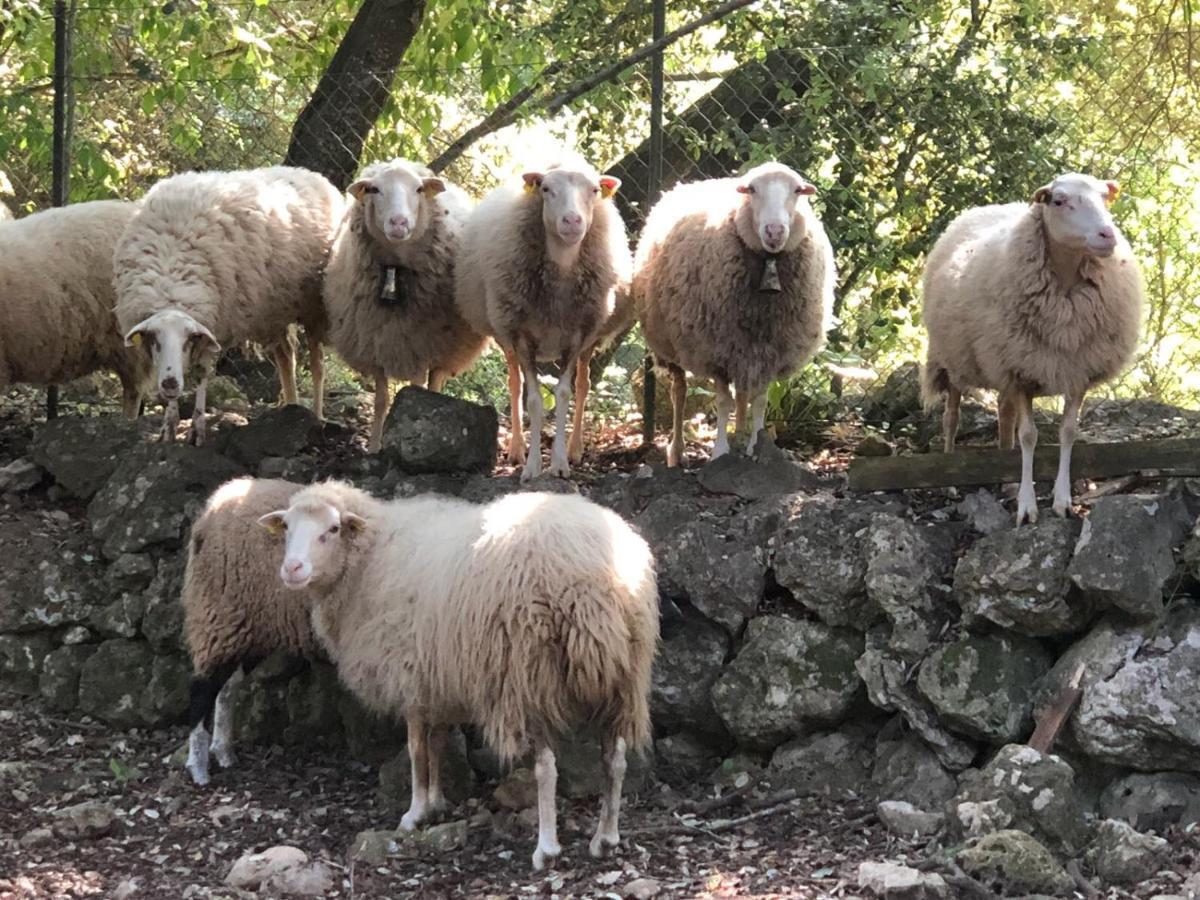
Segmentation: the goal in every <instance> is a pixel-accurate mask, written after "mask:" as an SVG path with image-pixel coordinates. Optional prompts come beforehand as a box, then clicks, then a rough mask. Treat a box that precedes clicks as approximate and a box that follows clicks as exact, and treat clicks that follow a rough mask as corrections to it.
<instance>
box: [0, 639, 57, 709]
mask: <svg viewBox="0 0 1200 900" xmlns="http://www.w3.org/2000/svg"><path fill="white" fill-rule="evenodd" d="M52 646H53V644H52V643H51V641H50V637H49V636H48V635H45V634H0V687H4V688H7V689H8V690H10V691H13V692H14V693H17V694H25V695H32V694H36V693H37V692H38V680H39V679H40V678H41V674H42V664H43V663H44V661H45V659H46V657H47V656H48V655H49V653H50V648H51V647H52Z"/></svg>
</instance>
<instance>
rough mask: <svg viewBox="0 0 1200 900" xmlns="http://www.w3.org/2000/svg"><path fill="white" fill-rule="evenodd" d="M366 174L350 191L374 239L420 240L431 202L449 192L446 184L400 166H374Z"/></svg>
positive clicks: (380, 240)
mask: <svg viewBox="0 0 1200 900" xmlns="http://www.w3.org/2000/svg"><path fill="white" fill-rule="evenodd" d="M363 174H364V177H363V178H360V179H359V180H358V181H356V182H354V184H352V185H350V187H349V188H348V190H349V191H350V193H351V194H352V195H353V197H354V199H355V201H356V202H357V203H359V204H361V205H362V206H363V213H364V216H363V218H364V221H365V222H366V226H367V231H368V233H369V234H370V235H371V237H373V238H374V239H375V240H376V241H379V242H380V243H381V244H384V245H386V244H389V243H392V244H401V243H404V242H405V241H409V240H412V239H413V238H416V237H420V236H421V235H422V234H423V233H424V232H425V230H426V229H427V228H428V227H429V221H430V217H431V215H432V200H433V198H434V197H436V196H437V195H438V194H440V193H441V192H442V191H444V190H445V189H446V184H445V182H443V181H442V179H440V178H434V177H426V176H425V175H424V174H423V173H422V172H420V171H417V170H416V169H414V168H413V167H412V166H408V165H404V164H400V163H392V164H390V165H386V166H383V167H376V166H372V167H371V168H369V169H368V170H367V171H366V172H364V173H363Z"/></svg>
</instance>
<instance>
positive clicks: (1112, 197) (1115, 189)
mask: <svg viewBox="0 0 1200 900" xmlns="http://www.w3.org/2000/svg"><path fill="white" fill-rule="evenodd" d="M1104 184H1105V186H1106V187H1107V188H1108V195H1107V196H1106V197H1105V198H1104V202H1105V203H1107V204H1108V205H1109V206H1112V205H1113V203H1115V202H1116V199H1117V197H1119V196H1120V195H1121V185H1119V184H1117V183H1116V182H1115V181H1106V182H1104Z"/></svg>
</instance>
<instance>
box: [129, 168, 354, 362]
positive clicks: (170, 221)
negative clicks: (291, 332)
mask: <svg viewBox="0 0 1200 900" xmlns="http://www.w3.org/2000/svg"><path fill="white" fill-rule="evenodd" d="M343 207H344V201H343V199H342V196H341V194H339V193H338V191H337V189H336V188H334V186H333V185H332V184H330V183H329V181H328V180H327V179H326V178H325V177H324V176H322V175H318V174H317V173H316V172H310V171H308V170H307V169H300V168H292V167H288V166H273V167H270V168H266V169H250V170H246V171H239V172H187V173H184V174H182V175H176V176H174V177H172V178H167V179H164V180H163V181H160V182H159V183H158V184H156V185H155V186H154V187H152V188H151V189H150V191H149V192H148V193H147V194H146V196H145V198H144V200H143V201H142V207H141V210H140V211H139V212H138V214H137V215H136V216H135V217H134V219H133V221H132V222H130V224H129V228H128V229H127V230H126V232H125V235H124V237H123V238H122V239H121V241H120V243H119V244H118V246H117V252H116V260H115V265H114V275H115V280H116V286H117V298H118V302H117V317H118V319H119V320H120V325H121V329H122V332H125V331H127V330H128V329H130V328H132V327H133V326H134V325H136V324H137V323H138V322H141V321H142V320H144V319H145V318H147V317H148V316H150V315H152V314H153V313H155V312H158V311H160V310H163V309H169V308H178V309H182V310H184V311H185V312H187V313H189V314H190V315H192V316H193V317H194V318H195V319H196V320H197V321H198V322H200V323H201V324H202V325H204V326H205V327H207V328H208V329H209V330H211V331H212V332H213V334H214V335H215V336H216V338H217V340H218V341H220V342H221V343H222V344H234V343H242V342H247V341H253V342H257V343H263V344H270V343H275V342H278V341H280V340H283V339H284V338H285V337H286V334H287V328H288V326H289V325H290V324H292V323H293V322H299V323H300V324H301V325H303V326H304V328H305V330H306V331H307V332H308V333H309V334H310V335H313V336H315V337H318V338H319V337H321V336H322V335H323V333H324V331H325V314H324V307H323V305H322V302H321V279H322V277H323V273H324V270H325V264H326V262H327V261H328V256H329V247H330V244H331V243H332V241H333V237H334V234H335V232H336V230H337V226H338V223H339V222H340V221H341V217H342V211H343Z"/></svg>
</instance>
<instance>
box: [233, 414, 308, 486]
mask: <svg viewBox="0 0 1200 900" xmlns="http://www.w3.org/2000/svg"><path fill="white" fill-rule="evenodd" d="M322 441H323V428H322V425H321V420H320V419H318V418H317V417H316V416H315V415H313V412H312V410H310V409H309V408H308V407H306V406H300V405H298V404H295V403H291V404H288V405H287V406H279V407H275V408H273V409H268V410H266V411H265V412H263V413H262V414H261V415H258V416H255V417H254V418H253V419H251V420H250V424H248V425H245V426H244V427H242V428H233V429H230V430H229V431H226V432H223V433H222V434H221V436H220V437H219V438H218V441H217V449H218V451H219V452H221V453H223V454H225V455H226V456H228V457H229V458H230V459H233V460H236V461H237V462H239V463H241V464H242V465H243V466H245V467H246V468H247V469H249V470H254V469H257V468H258V466H259V464H260V463H261V462H262V461H263V460H264V459H266V458H267V457H269V456H275V457H288V458H290V457H294V456H296V455H298V454H300V453H302V452H303V451H305V450H307V449H309V448H310V447H316V446H319V445H320V444H321V443H322Z"/></svg>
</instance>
